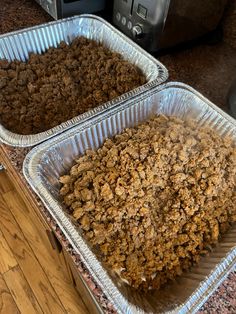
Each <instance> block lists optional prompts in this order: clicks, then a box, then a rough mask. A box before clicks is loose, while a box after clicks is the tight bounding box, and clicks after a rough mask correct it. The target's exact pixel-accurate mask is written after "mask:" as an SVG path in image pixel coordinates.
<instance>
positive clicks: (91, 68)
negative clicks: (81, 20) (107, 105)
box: [0, 37, 146, 134]
mask: <svg viewBox="0 0 236 314" xmlns="http://www.w3.org/2000/svg"><path fill="white" fill-rule="evenodd" d="M145 82H146V79H145V77H144V75H143V74H142V73H141V71H140V70H139V69H138V68H137V67H136V66H134V65H132V64H131V63H129V62H128V61H125V60H124V59H123V58H122V56H121V55H120V54H118V53H115V52H112V51H110V50H109V49H107V48H106V47H104V46H103V45H101V44H99V43H97V42H96V41H94V40H90V39H86V38H84V37H78V38H76V39H74V40H73V41H72V43H71V44H70V45H66V43H65V42H62V43H61V44H60V45H59V47H58V48H50V49H48V50H47V51H46V52H45V53H44V54H42V55H38V54H31V55H30V57H29V60H28V61H27V62H25V63H24V62H20V61H13V62H10V63H9V62H7V61H6V60H0V123H1V124H2V125H3V126H4V127H5V128H7V129H8V130H10V131H12V132H14V133H18V134H34V133H39V132H43V131H46V130H48V129H50V128H52V127H55V126H57V125H59V124H60V123H62V122H64V121H67V120H69V119H71V118H73V117H75V116H77V115H79V114H81V113H84V112H85V111H88V110H89V109H91V108H94V107H96V106H98V105H99V104H101V103H104V102H107V101H109V100H111V99H113V98H115V97H117V96H119V95H121V94H123V93H126V92H128V91H130V90H132V89H134V88H135V87H138V86H140V85H143V84H144V83H145Z"/></svg>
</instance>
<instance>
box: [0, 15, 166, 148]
mask: <svg viewBox="0 0 236 314" xmlns="http://www.w3.org/2000/svg"><path fill="white" fill-rule="evenodd" d="M77 36H85V37H87V38H89V39H93V40H96V41H97V42H100V43H103V44H104V45H105V46H106V47H108V48H109V49H110V50H112V51H116V52H119V53H120V54H121V55H122V56H123V57H124V58H125V59H126V60H128V61H130V62H131V63H132V64H135V65H136V66H137V67H139V68H140V69H141V70H142V72H143V73H144V75H145V76H146V78H147V83H146V84H144V85H142V86H140V87H138V88H136V89H133V90H132V91H130V92H128V93H125V94H123V95H121V96H120V97H117V98H115V99H114V100H112V101H110V102H106V103H104V104H102V105H100V106H98V107H96V108H95V109H93V110H91V111H88V112H86V113H84V114H82V115H79V116H77V117H75V118H73V119H71V120H68V121H66V122H64V123H62V124H60V125H58V126H56V127H54V128H52V129H49V130H48V131H45V132H42V133H38V134H32V135H19V134H15V133H12V132H10V131H9V130H7V129H6V128H4V127H3V126H2V125H1V124H0V142H1V141H2V142H3V143H5V144H8V145H11V146H20V147H26V146H34V145H36V144H38V143H40V142H42V141H45V140H46V139H49V138H50V137H52V136H55V135H57V134H59V133H61V132H63V131H64V130H66V129H69V128H71V127H72V126H75V125H77V124H78V123H80V122H81V121H84V120H86V119H89V118H90V117H92V116H94V115H97V114H98V113H101V112H103V111H104V110H106V109H107V108H109V107H112V106H115V105H116V104H117V102H119V101H121V100H126V99H129V98H131V97H133V96H134V95H135V94H137V93H140V92H143V91H144V90H146V89H148V88H150V87H152V86H154V85H158V84H161V83H163V82H165V81H166V80H167V78H168V71H167V69H166V68H165V67H164V66H163V65H162V64H161V63H160V62H159V61H157V60H156V59H155V58H153V57H152V56H151V55H150V54H148V53H147V52H146V51H145V50H143V49H142V48H140V47H139V46H138V45H137V44H135V43H134V42H133V41H132V40H130V39H129V38H128V37H126V36H125V35H124V34H122V33H121V32H120V31H118V30H117V29H116V28H114V27H113V26H112V25H111V24H109V23H107V22H106V21H105V20H103V19H102V18H100V17H97V16H95V15H89V14H87V15H86V14H84V15H80V16H74V17H70V18H66V19H62V20H59V21H55V22H50V23H46V24H42V25H39V26H35V27H31V28H27V29H23V30H20V31H16V32H12V33H8V34H4V35H1V36H0V59H7V60H9V61H13V60H16V59H17V60H21V61H26V60H27V59H28V56H29V53H30V52H34V53H37V54H42V53H43V52H45V51H46V50H47V49H48V48H49V47H57V46H58V44H59V43H60V42H61V41H65V42H66V43H70V42H71V41H72V40H73V39H74V38H75V37H77Z"/></svg>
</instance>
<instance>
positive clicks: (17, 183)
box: [0, 146, 49, 228]
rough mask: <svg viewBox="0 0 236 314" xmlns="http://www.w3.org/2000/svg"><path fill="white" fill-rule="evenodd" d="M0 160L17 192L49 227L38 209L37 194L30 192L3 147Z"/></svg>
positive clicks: (0, 151) (46, 225)
mask: <svg viewBox="0 0 236 314" xmlns="http://www.w3.org/2000/svg"><path fill="white" fill-rule="evenodd" d="M0 160H1V162H2V164H3V165H4V167H5V168H6V170H5V171H4V172H5V174H6V175H7V177H9V178H10V181H11V183H12V185H13V186H14V187H15V189H16V191H17V192H18V193H19V195H20V196H21V197H22V199H23V200H24V202H25V203H26V204H28V205H29V206H30V208H31V209H32V210H33V211H34V212H35V213H36V215H37V216H38V217H39V219H40V221H41V222H42V224H44V226H45V228H47V227H49V224H48V222H47V221H46V219H45V217H44V215H43V214H42V213H41V211H40V210H39V208H38V203H37V201H36V199H35V197H34V195H35V194H34V193H33V192H32V190H30V188H29V187H28V186H27V185H26V183H25V181H24V180H23V179H22V177H21V175H20V174H19V173H18V171H16V169H15V168H14V167H13V165H12V164H11V162H10V160H9V158H8V156H7V152H6V151H5V150H4V147H3V146H0Z"/></svg>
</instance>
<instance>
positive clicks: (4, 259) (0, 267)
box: [0, 232, 17, 274]
mask: <svg viewBox="0 0 236 314" xmlns="http://www.w3.org/2000/svg"><path fill="white" fill-rule="evenodd" d="M0 256H1V258H0V273H1V274H4V273H5V272H7V271H8V270H10V269H11V268H13V267H14V266H16V265H17V261H16V259H15V257H14V255H13V253H12V251H11V249H10V248H9V246H8V244H7V242H6V240H5V238H4V236H3V234H2V232H0Z"/></svg>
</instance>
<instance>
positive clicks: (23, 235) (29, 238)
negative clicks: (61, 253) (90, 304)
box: [0, 172, 88, 314]
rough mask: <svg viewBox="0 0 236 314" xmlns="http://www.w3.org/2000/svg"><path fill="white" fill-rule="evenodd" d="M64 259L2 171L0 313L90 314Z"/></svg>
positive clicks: (0, 190) (0, 181) (0, 203)
mask: <svg viewBox="0 0 236 314" xmlns="http://www.w3.org/2000/svg"><path fill="white" fill-rule="evenodd" d="M62 262H63V261H61V263H62ZM61 263H59V260H58V254H57V253H56V252H55V251H53V250H52V248H51V246H50V243H49V242H48V239H47V235H46V232H45V231H44V232H43V231H42V226H41V221H40V220H39V218H38V217H37V215H36V214H34V213H32V212H30V211H29V209H28V208H27V206H26V205H25V203H24V202H23V200H22V199H21V197H20V196H19V194H17V192H16V190H15V189H14V187H13V186H12V184H11V182H10V181H9V179H8V177H7V175H6V173H5V172H0V313H3V314H11V313H13V314H15V313H23V314H34V313H50V314H51V313H52V314H60V313H83V314H84V313H86V314H88V310H87V308H86V306H85V304H84V302H83V298H82V297H80V296H79V294H78V293H77V292H76V290H75V289H74V287H73V286H72V284H71V281H70V278H69V275H68V273H67V272H66V271H64V269H63V267H62V266H61Z"/></svg>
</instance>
